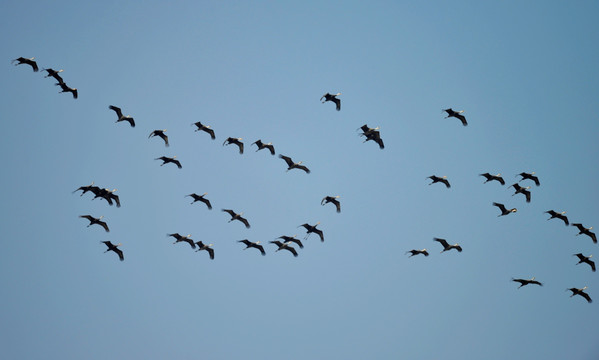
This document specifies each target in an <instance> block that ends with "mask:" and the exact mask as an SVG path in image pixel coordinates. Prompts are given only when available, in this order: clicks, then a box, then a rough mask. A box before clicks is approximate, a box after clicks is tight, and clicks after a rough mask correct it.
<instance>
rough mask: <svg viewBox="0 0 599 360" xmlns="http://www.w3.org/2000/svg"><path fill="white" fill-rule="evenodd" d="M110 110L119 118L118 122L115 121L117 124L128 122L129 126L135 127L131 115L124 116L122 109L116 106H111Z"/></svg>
mask: <svg viewBox="0 0 599 360" xmlns="http://www.w3.org/2000/svg"><path fill="white" fill-rule="evenodd" d="M108 108H109V109H110V110H113V111H114V112H115V113H116V115H117V116H118V117H119V118H118V119H117V121H115V122H119V121H128V122H129V125H131V127H135V120H133V117H132V116H130V115H127V116H125V115H123V112H122V111H121V108H120V107H116V106H114V105H110V106H109V107H108Z"/></svg>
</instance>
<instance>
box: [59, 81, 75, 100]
mask: <svg viewBox="0 0 599 360" xmlns="http://www.w3.org/2000/svg"><path fill="white" fill-rule="evenodd" d="M54 85H56V86H60V89H61V90H60V91H59V93H66V92H70V93H71V94H72V95H73V99H77V97H79V92H78V91H77V88H72V87H69V86H68V85H67V84H66V83H65V82H64V81H59V82H57V83H56V84H54Z"/></svg>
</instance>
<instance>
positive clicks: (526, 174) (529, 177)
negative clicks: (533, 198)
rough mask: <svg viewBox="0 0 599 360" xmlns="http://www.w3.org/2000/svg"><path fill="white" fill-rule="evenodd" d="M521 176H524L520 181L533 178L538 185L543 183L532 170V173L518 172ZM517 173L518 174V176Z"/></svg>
mask: <svg viewBox="0 0 599 360" xmlns="http://www.w3.org/2000/svg"><path fill="white" fill-rule="evenodd" d="M518 175H520V176H522V179H520V180H519V181H518V182H520V181H522V180H526V179H528V180H532V181H534V182H535V185H536V186H539V185H541V183H540V182H539V178H538V177H537V176H535V172H534V171H533V172H531V173H525V172H521V173H520V174H518ZM518 175H516V176H518Z"/></svg>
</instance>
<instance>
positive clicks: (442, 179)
mask: <svg viewBox="0 0 599 360" xmlns="http://www.w3.org/2000/svg"><path fill="white" fill-rule="evenodd" d="M427 179H431V180H432V181H433V182H432V183H430V184H429V185H432V184H434V183H438V182H442V183H443V184H445V187H446V188H448V189H449V188H450V187H451V185H450V184H449V181H448V180H447V176H442V177H439V176H436V175H431V176H429V177H427Z"/></svg>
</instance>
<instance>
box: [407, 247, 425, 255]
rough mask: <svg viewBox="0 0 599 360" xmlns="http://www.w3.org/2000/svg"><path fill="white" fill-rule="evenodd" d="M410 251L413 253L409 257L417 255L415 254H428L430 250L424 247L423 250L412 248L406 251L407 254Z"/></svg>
mask: <svg viewBox="0 0 599 360" xmlns="http://www.w3.org/2000/svg"><path fill="white" fill-rule="evenodd" d="M407 253H410V254H411V255H410V256H409V257H412V256H415V255H420V254H422V255H424V256H428V251H426V249H422V250H416V249H414V250H410V251H406V254H407Z"/></svg>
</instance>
